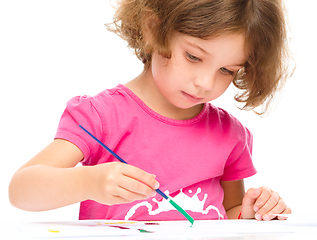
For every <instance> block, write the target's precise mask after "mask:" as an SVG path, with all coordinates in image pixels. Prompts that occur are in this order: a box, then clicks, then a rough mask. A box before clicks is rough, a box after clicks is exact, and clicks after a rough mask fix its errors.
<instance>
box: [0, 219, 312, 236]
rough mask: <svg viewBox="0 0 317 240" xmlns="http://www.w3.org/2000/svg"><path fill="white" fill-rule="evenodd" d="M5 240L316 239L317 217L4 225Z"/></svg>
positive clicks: (19, 223)
mask: <svg viewBox="0 0 317 240" xmlns="http://www.w3.org/2000/svg"><path fill="white" fill-rule="evenodd" d="M1 228H2V229H1V232H2V235H3V236H6V239H9V240H10V239H22V240H23V239H39V240H40V239H55V238H56V239H59V240H61V239H65V240H66V239H68V240H69V239H78V240H79V239H80V240H86V239H105V238H109V239H118V240H119V239H179V240H182V239H184V240H185V239H186V240H208V239H219V240H220V239H221V240H268V239H270V240H277V239H278V240H284V239H285V240H286V239H287V240H293V239H300V240H301V239H305V240H310V239H314V240H316V239H317V218H311V217H310V218H307V217H300V218H290V219H288V220H286V221H270V222H263V221H261V222H259V221H256V220H208V221H195V223H194V226H193V227H190V224H189V223H188V222H186V221H161V222H131V221H124V222H123V221H109V220H89V221H68V222H63V221H60V222H14V223H12V222H11V223H4V224H2V227H1Z"/></svg>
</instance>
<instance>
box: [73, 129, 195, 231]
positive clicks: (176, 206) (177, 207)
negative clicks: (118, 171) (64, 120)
mask: <svg viewBox="0 0 317 240" xmlns="http://www.w3.org/2000/svg"><path fill="white" fill-rule="evenodd" d="M79 127H80V128H81V129H83V130H84V131H85V132H86V133H88V134H89V135H90V136H91V137H92V138H93V139H95V140H96V141H97V142H98V143H99V144H100V145H101V146H102V147H103V148H105V149H106V150H107V151H108V152H110V153H111V155H112V156H114V157H115V158H117V159H118V160H119V161H120V162H122V163H126V164H128V163H127V162H126V161H124V160H123V159H122V158H121V157H119V156H118V155H117V154H116V153H115V152H113V151H112V150H111V149H110V148H108V147H107V146H106V145H105V144H103V143H102V142H101V141H100V140H99V139H98V138H96V137H95V136H94V135H92V134H91V133H90V132H89V131H88V130H86V129H85V128H84V127H83V126H81V125H79ZM155 191H156V192H157V193H158V194H160V195H161V196H162V197H163V198H165V199H166V200H167V201H169V203H170V204H172V205H173V207H174V208H175V209H176V210H177V211H179V212H180V213H181V214H183V215H184V216H185V218H186V219H187V220H188V221H189V222H190V223H191V226H193V224H194V219H193V218H192V217H191V216H190V215H189V214H188V213H187V212H186V211H185V210H184V209H182V208H181V207H180V206H178V205H177V204H176V203H175V202H174V201H173V200H172V199H171V198H170V197H169V196H167V195H166V194H165V193H163V192H162V191H161V190H160V189H155Z"/></svg>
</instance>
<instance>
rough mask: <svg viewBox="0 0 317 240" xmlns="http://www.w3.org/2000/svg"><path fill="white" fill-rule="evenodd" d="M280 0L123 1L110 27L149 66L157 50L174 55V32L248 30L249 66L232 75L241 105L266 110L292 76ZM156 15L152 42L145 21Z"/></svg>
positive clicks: (211, 34) (201, 34)
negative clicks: (171, 40) (145, 31)
mask: <svg viewBox="0 0 317 240" xmlns="http://www.w3.org/2000/svg"><path fill="white" fill-rule="evenodd" d="M284 9H285V8H284V5H283V3H282V0H121V1H120V2H119V3H118V6H117V10H116V13H115V15H114V21H113V23H111V24H106V25H107V26H108V29H109V30H110V31H112V32H115V33H116V34H117V35H119V36H120V37H121V38H123V39H124V40H126V41H127V43H128V46H129V47H130V48H131V49H133V50H134V52H135V54H136V56H137V57H138V58H139V59H140V60H141V61H143V63H144V67H145V69H147V68H148V67H149V66H150V64H151V57H152V53H153V50H154V49H155V50H157V51H158V52H159V53H160V54H162V55H163V56H165V57H168V58H170V57H171V56H172V55H171V51H170V50H169V37H170V36H171V34H172V32H173V31H178V32H180V33H183V34H188V35H190V36H193V37H198V38H202V39H208V38H210V37H217V36H219V35H221V34H236V33H239V34H244V36H245V49H246V51H247V52H248V55H249V57H248V59H247V62H246V65H245V67H244V68H243V69H241V70H240V71H239V72H238V73H237V75H236V76H235V78H234V80H233V84H234V86H236V87H237V88H238V89H240V90H241V91H239V93H238V94H237V95H236V96H235V100H236V101H238V102H240V103H244V106H243V108H242V109H245V110H254V109H255V108H256V107H258V106H262V111H260V112H257V113H258V114H263V113H265V112H266V111H267V110H268V107H269V103H270V102H271V100H272V99H273V97H274V95H275V93H276V92H277V91H278V90H279V89H280V88H281V87H282V86H283V85H284V82H285V80H286V79H287V77H288V76H289V71H288V70H289V68H288V47H287V34H286V32H287V30H286V21H285V10H284ZM151 18H152V20H153V21H152V22H155V24H152V26H151V33H152V34H151V35H152V37H153V39H154V40H153V41H151V44H150V46H149V43H148V42H146V41H145V37H144V32H143V31H142V30H143V26H144V24H145V22H146V21H149V19H151Z"/></svg>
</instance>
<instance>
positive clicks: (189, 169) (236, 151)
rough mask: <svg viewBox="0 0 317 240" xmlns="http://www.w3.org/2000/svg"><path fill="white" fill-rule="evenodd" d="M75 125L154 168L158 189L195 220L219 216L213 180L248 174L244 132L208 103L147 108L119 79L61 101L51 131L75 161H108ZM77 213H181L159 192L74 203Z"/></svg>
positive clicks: (219, 196)
mask: <svg viewBox="0 0 317 240" xmlns="http://www.w3.org/2000/svg"><path fill="white" fill-rule="evenodd" d="M79 124H80V125H82V126H83V127H85V128H86V129H87V130H88V131H90V132H91V133H92V134H94V135H95V136H96V137H97V138H98V139H100V140H101V141H102V142H103V143H105V144H106V145H107V146H108V147H109V148H110V149H112V150H113V151H114V152H116V153H117V154H118V155H119V156H120V157H121V158H123V159H124V160H125V161H126V162H128V163H129V164H130V165H133V166H136V167H139V168H140V169H143V170H145V171H147V172H149V173H152V174H155V175H156V179H157V180H158V182H159V183H160V189H161V190H162V191H163V192H165V193H167V194H169V195H170V196H171V197H172V198H173V199H174V201H175V202H176V203H177V204H178V205H180V206H181V207H182V208H183V209H185V210H186V211H187V212H188V213H189V214H190V215H191V216H192V217H193V218H194V219H195V220H198V219H225V218H226V212H225V209H224V207H223V205H222V202H223V190H222V187H221V185H220V181H232V180H239V179H243V178H246V177H250V176H252V175H254V174H255V173H256V170H255V168H254V166H253V164H252V160H251V152H252V135H251V133H250V132H249V130H248V129H247V128H245V127H244V126H243V125H242V124H241V123H240V122H239V121H238V120H237V119H236V118H234V117H233V116H231V115H230V114H228V113H227V112H226V111H224V110H222V109H220V108H217V107H215V106H213V105H211V104H210V103H207V104H205V105H204V108H203V110H202V111H201V112H200V113H199V114H198V115H197V116H196V117H194V118H192V119H188V120H175V119H170V118H167V117H164V116H161V115H159V114H158V113H156V112H154V111H153V110H151V109H150V108H149V107H147V106H146V105H145V104H144V103H143V102H142V101H141V99H139V98H138V97H137V96H136V95H135V94H134V93H133V92H132V91H131V90H129V89H128V88H127V87H125V86H124V85H118V86H117V87H115V88H113V89H109V90H105V91H103V92H101V93H99V94H98V95H96V96H94V97H89V96H81V97H75V98H73V99H71V100H70V101H69V102H68V103H67V108H66V110H65V111H64V113H63V115H62V117H61V120H60V123H59V126H58V130H57V133H56V136H55V138H61V139H65V140H68V141H70V142H72V143H74V144H75V145H77V146H78V147H79V148H80V149H81V151H82V152H83V154H84V159H83V160H82V165H84V166H90V165H96V164H101V163H107V162H112V161H118V160H116V159H115V158H114V157H113V156H112V155H110V153H108V152H107V151H106V150H105V149H103V148H102V147H101V146H99V144H98V143H96V142H95V140H93V139H92V138H91V137H90V136H89V135H88V134H87V133H85V132H84V131H83V130H82V129H81V128H80V127H79ZM79 218H80V219H118V220H124V219H125V220H140V221H141V220H185V218H184V216H183V215H181V214H180V213H179V212H178V211H176V210H175V209H174V208H173V206H172V205H171V204H169V203H168V202H167V201H166V200H165V199H163V198H162V197H161V196H160V195H159V194H157V195H156V196H155V197H153V198H149V199H147V200H142V201H135V202H132V203H128V204H118V205H113V206H107V205H102V204H99V203H97V202H95V201H92V200H87V201H84V202H82V203H81V206H80V216H79Z"/></svg>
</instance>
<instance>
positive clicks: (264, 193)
mask: <svg viewBox="0 0 317 240" xmlns="http://www.w3.org/2000/svg"><path fill="white" fill-rule="evenodd" d="M271 195H272V191H271V189H270V188H268V187H261V194H260V196H259V197H258V198H257V200H256V201H255V203H254V211H255V212H258V211H259V210H260V209H261V208H262V207H263V206H264V205H265V204H266V202H267V201H268V200H269V199H270V197H271Z"/></svg>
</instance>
